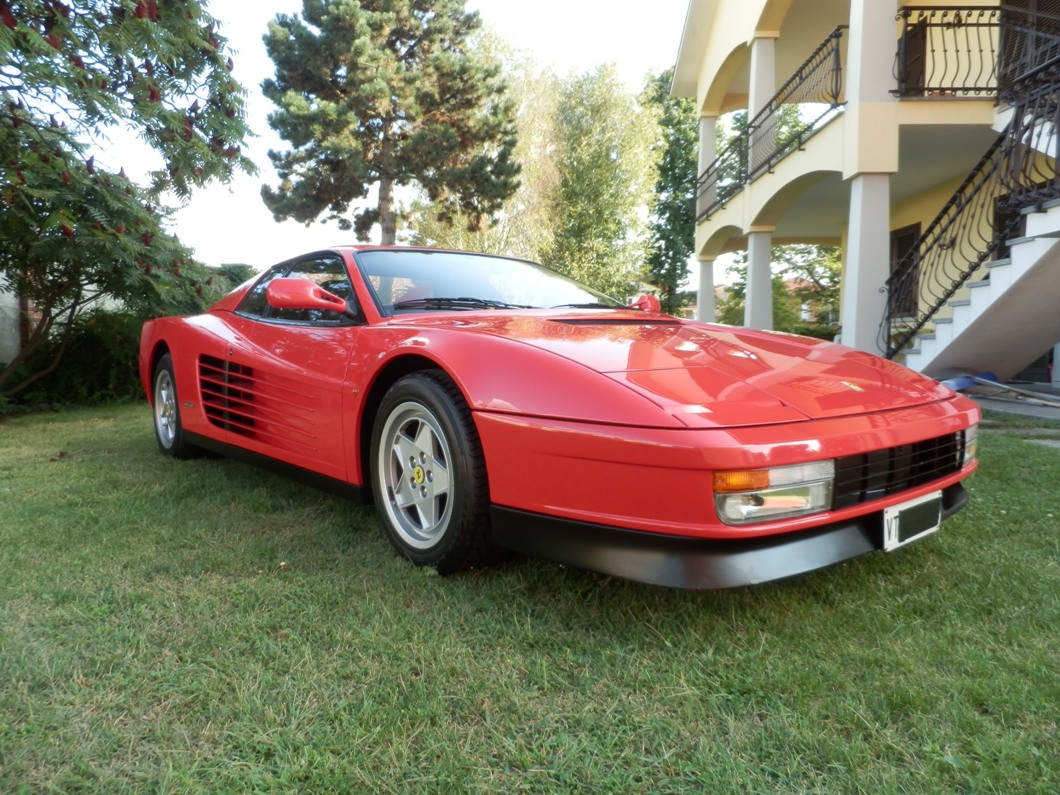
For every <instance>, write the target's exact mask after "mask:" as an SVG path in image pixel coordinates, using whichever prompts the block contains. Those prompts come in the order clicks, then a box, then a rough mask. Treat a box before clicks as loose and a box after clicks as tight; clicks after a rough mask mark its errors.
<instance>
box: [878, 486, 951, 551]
mask: <svg viewBox="0 0 1060 795" xmlns="http://www.w3.org/2000/svg"><path fill="white" fill-rule="evenodd" d="M941 522H942V492H941V491H936V492H932V493H931V494H925V495H924V496H922V497H917V498H916V499H914V500H909V502H903V503H902V504H901V505H893V506H891V507H890V508H884V509H883V548H884V549H885V550H887V551H888V552H890V551H891V550H892V549H898V547H900V546H904V545H905V544H908V543H909V542H910V541H916V540H917V539H918V538H923V537H924V536H926V535H929V534H931V533H934V532H935V531H936V530H938V529H939V524H940V523H941Z"/></svg>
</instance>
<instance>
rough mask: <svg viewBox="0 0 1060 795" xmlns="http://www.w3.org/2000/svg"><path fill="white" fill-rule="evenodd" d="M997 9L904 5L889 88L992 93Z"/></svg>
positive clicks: (902, 92)
mask: <svg viewBox="0 0 1060 795" xmlns="http://www.w3.org/2000/svg"><path fill="white" fill-rule="evenodd" d="M1001 16H1002V14H1001V9H1000V8H998V7H997V6H906V7H904V8H902V9H900V10H899V12H898V17H897V18H898V21H899V22H900V23H901V32H900V34H899V37H898V53H897V55H896V57H895V65H894V78H895V81H896V82H897V87H896V88H895V89H894V90H893V93H894V94H895V95H896V96H900V97H940V96H979V97H981V96H994V95H996V93H997V84H998V80H997V71H996V64H997V62H998V50H999V42H1000V39H1001Z"/></svg>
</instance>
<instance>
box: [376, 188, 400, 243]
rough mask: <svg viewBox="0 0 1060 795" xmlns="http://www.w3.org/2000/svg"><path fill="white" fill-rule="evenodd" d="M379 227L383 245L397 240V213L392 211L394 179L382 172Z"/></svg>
mask: <svg viewBox="0 0 1060 795" xmlns="http://www.w3.org/2000/svg"><path fill="white" fill-rule="evenodd" d="M379 227H380V233H381V236H382V239H381V240H380V241H379V242H380V243H382V244H383V245H384V246H392V245H394V244H395V243H396V242H397V213H395V212H394V180H393V178H392V177H390V176H388V175H386V174H384V175H382V176H381V177H380V178H379Z"/></svg>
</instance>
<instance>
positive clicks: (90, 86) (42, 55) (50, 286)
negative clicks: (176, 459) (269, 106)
mask: <svg viewBox="0 0 1060 795" xmlns="http://www.w3.org/2000/svg"><path fill="white" fill-rule="evenodd" d="M0 55H2V57H0V64H2V65H0V92H2V94H3V96H4V97H5V98H6V102H7V105H6V107H3V108H0V200H2V201H3V204H4V213H3V214H2V216H0V287H4V288H6V289H8V290H12V291H14V292H15V293H17V294H18V295H19V296H20V297H21V298H23V299H26V300H29V301H31V302H32V303H33V305H34V307H35V310H36V312H37V313H38V315H39V319H38V321H37V323H36V325H35V328H34V332H33V333H32V335H31V336H30V337H29V339H28V340H27V345H25V346H23V347H22V351H21V353H20V355H19V356H18V357H17V358H16V360H15V361H13V362H9V363H7V364H6V365H5V366H4V367H3V369H2V370H0V397H2V396H4V395H12V394H15V393H16V392H18V391H20V390H21V389H23V388H25V386H27V385H28V384H29V383H32V382H33V381H35V380H37V379H38V378H39V377H40V375H41V373H40V372H39V371H38V372H27V371H26V367H25V365H26V362H27V361H29V360H30V358H31V355H32V354H33V352H34V351H35V350H37V349H39V348H40V347H41V346H42V345H44V344H45V343H46V342H50V343H56V342H58V344H56V345H54V347H55V349H56V350H57V354H56V356H55V357H54V358H53V359H52V360H51V361H49V362H48V363H47V364H46V366H45V369H54V368H55V367H56V366H57V365H58V363H59V358H60V357H61V354H62V351H63V348H64V346H63V342H64V340H65V338H66V337H65V335H67V334H68V333H69V330H70V329H71V328H73V325H74V321H75V320H76V319H77V318H78V317H79V315H80V314H82V313H83V312H85V311H88V310H90V309H91V308H93V307H95V306H99V305H101V304H102V303H103V302H104V301H105V300H107V299H109V300H110V301H112V302H117V303H123V304H126V305H129V306H133V307H139V308H141V309H143V310H144V311H158V310H160V308H161V307H162V305H163V304H167V303H168V302H171V301H176V303H177V304H178V305H179V307H190V306H193V305H194V304H196V303H197V302H198V301H199V300H200V293H205V292H207V289H206V288H207V287H208V286H209V285H208V284H207V281H208V279H209V277H208V276H206V275H205V274H204V273H203V272H201V271H200V270H199V268H198V266H196V265H195V264H194V263H192V262H191V261H190V259H189V256H188V255H189V252H188V251H187V250H186V249H185V248H184V247H183V246H181V245H180V244H179V242H178V241H177V240H176V239H175V238H173V237H172V236H170V235H168V234H166V233H165V231H164V223H165V220H166V218H167V216H168V211H167V210H165V209H164V208H162V207H160V206H159V205H158V204H157V200H158V197H159V196H160V195H161V193H162V192H163V191H166V190H171V191H173V192H174V193H175V194H176V195H177V196H178V197H187V196H188V195H189V194H190V192H191V190H192V189H193V188H194V187H196V186H199V185H202V184H205V183H206V182H207V181H208V180H211V179H215V178H221V179H227V178H229V177H230V176H231V175H232V174H233V172H234V171H235V170H236V169H244V170H250V169H252V165H251V164H250V163H249V161H247V160H246V159H245V158H244V157H243V156H242V154H241V152H240V148H239V147H240V142H241V141H242V140H243V138H244V136H245V135H246V132H247V131H246V126H245V122H244V117H243V99H242V89H241V87H240V86H239V84H238V83H236V82H235V81H234V80H233V79H232V76H231V74H230V73H231V70H232V66H233V64H232V61H231V59H230V58H229V57H228V55H227V53H226V51H225V42H224V39H223V38H222V37H221V36H220V35H219V33H218V32H217V30H216V24H215V22H214V20H213V19H212V18H211V17H210V16H209V15H208V14H206V13H205V11H204V10H203V8H202V7H201V6H200V5H199V3H197V2H195V0H120V2H119V1H117V0H108V1H107V2H103V0H76V1H75V0H70V2H69V3H68V4H64V3H62V2H59V1H58V0H0ZM117 125H122V126H124V127H127V128H130V129H132V130H133V131H135V132H137V133H138V134H139V135H140V137H141V139H142V140H143V141H144V142H145V143H146V144H147V146H148V147H149V148H150V149H152V150H154V151H155V152H156V153H157V154H158V155H159V156H160V157H161V160H162V164H161V166H160V167H159V168H157V169H156V170H155V171H154V172H152V174H151V188H150V191H149V192H145V191H144V190H142V189H141V188H140V187H139V186H138V185H136V184H134V183H133V182H131V181H130V180H129V179H127V178H126V176H125V174H124V171H122V170H118V171H117V173H115V171H114V169H113V168H103V167H102V166H101V165H98V164H96V162H95V159H96V158H95V156H94V155H92V154H91V152H93V151H94V152H96V154H97V155H98V154H100V152H101V149H100V148H99V144H100V142H101V141H102V140H103V137H104V136H105V134H106V131H107V129H108V128H109V127H115V126H117ZM93 146H94V147H95V148H93ZM108 156H109V155H108Z"/></svg>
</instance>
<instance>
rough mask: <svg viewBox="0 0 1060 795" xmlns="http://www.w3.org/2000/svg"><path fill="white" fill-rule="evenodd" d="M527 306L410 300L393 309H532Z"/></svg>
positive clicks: (462, 300) (464, 300)
mask: <svg viewBox="0 0 1060 795" xmlns="http://www.w3.org/2000/svg"><path fill="white" fill-rule="evenodd" d="M533 308H534V307H532V306H530V305H528V304H507V303H505V302H504V301H493V300H491V299H489V298H468V297H467V296H461V297H460V298H411V299H409V300H408V301H398V302H397V303H395V304H394V309H533Z"/></svg>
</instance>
